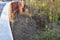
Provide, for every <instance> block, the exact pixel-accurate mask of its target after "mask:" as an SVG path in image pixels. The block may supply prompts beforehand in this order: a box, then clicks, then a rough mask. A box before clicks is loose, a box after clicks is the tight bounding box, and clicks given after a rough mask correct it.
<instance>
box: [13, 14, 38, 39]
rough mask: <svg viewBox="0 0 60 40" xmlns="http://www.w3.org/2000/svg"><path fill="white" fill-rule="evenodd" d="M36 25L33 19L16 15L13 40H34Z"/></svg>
mask: <svg viewBox="0 0 60 40" xmlns="http://www.w3.org/2000/svg"><path fill="white" fill-rule="evenodd" d="M36 31H37V24H36V22H35V20H34V19H32V18H31V17H29V16H27V15H18V16H17V19H16V21H15V23H14V24H13V30H12V32H13V37H14V40H34V34H35V32H36Z"/></svg>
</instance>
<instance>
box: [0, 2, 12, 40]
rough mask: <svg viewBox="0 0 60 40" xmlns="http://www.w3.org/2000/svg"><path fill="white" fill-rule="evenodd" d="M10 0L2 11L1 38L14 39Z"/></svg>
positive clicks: (0, 22) (1, 39) (5, 39)
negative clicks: (10, 19)
mask: <svg viewBox="0 0 60 40" xmlns="http://www.w3.org/2000/svg"><path fill="white" fill-rule="evenodd" d="M9 5H10V2H9V3H7V4H6V5H5V7H4V9H3V11H2V14H1V18H0V40H13V36H12V32H11V28H10V24H9V19H8V7H9Z"/></svg>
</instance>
